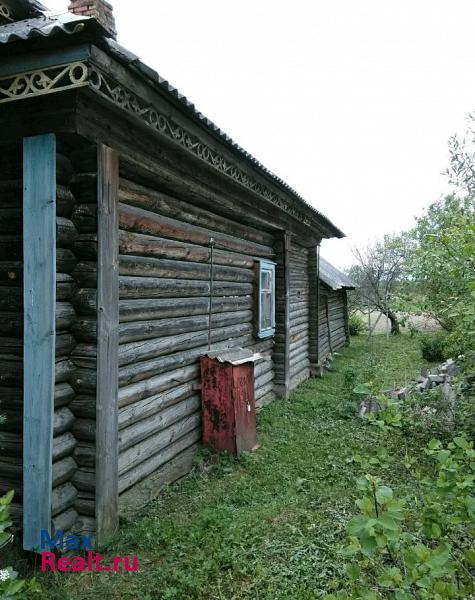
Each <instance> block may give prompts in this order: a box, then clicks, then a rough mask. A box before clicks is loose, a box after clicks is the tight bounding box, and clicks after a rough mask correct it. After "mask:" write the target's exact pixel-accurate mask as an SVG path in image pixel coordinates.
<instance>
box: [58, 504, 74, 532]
mask: <svg viewBox="0 0 475 600" xmlns="http://www.w3.org/2000/svg"><path fill="white" fill-rule="evenodd" d="M78 516H79V515H78V513H77V512H76V511H75V510H74V509H73V508H69V509H68V510H65V511H64V512H62V513H60V514H58V515H56V517H54V518H53V520H52V526H53V527H52V528H53V533H54V532H56V531H69V530H70V529H71V527H73V525H74V523H75V522H76V519H77V518H78Z"/></svg>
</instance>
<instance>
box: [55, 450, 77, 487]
mask: <svg viewBox="0 0 475 600" xmlns="http://www.w3.org/2000/svg"><path fill="white" fill-rule="evenodd" d="M77 468H78V466H77V464H76V461H75V460H74V459H73V458H72V457H71V456H68V457H67V458H63V459H62V460H59V461H57V462H55V463H54V464H53V487H57V486H58V485H61V484H62V483H66V481H69V480H70V479H71V477H72V476H73V475H74V472H75V471H76V469H77Z"/></svg>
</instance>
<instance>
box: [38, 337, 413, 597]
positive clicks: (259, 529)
mask: <svg viewBox="0 0 475 600" xmlns="http://www.w3.org/2000/svg"><path fill="white" fill-rule="evenodd" d="M369 350H370V349H369V347H368V342H367V341H366V339H365V338H355V339H354V340H353V341H352V345H351V346H350V347H348V348H346V349H344V350H343V351H342V353H341V356H339V357H338V358H337V360H336V361H335V362H334V371H332V372H329V373H326V374H325V377H324V378H323V379H316V380H311V381H308V382H306V383H305V384H303V385H302V386H300V387H299V388H298V390H296V391H295V392H294V393H293V394H292V396H291V398H290V400H288V401H277V402H275V403H274V404H272V405H271V406H269V407H267V408H265V409H264V410H263V411H262V412H261V413H260V415H259V419H258V429H259V441H260V444H261V448H260V450H259V451H258V452H256V453H254V454H252V455H249V454H246V455H244V456H242V457H240V458H239V459H231V458H230V457H216V456H209V455H208V456H206V453H203V455H202V456H201V457H200V459H199V460H198V461H197V465H196V467H195V469H194V471H193V472H192V473H191V474H190V475H189V476H187V477H185V478H184V479H182V480H181V481H180V482H178V483H176V484H175V485H173V486H170V487H169V488H168V489H167V490H166V491H165V492H164V493H162V494H161V496H160V497H159V499H158V500H156V501H154V502H153V503H151V504H150V505H149V506H148V507H147V509H146V511H144V512H143V515H142V516H141V517H140V518H138V519H136V520H135V521H134V522H132V523H129V524H128V525H125V526H124V527H123V528H122V530H121V532H120V534H119V535H118V536H117V538H116V539H115V540H114V542H113V544H112V545H111V546H110V548H108V551H107V553H103V554H106V556H113V555H120V556H123V555H138V557H139V573H127V574H116V575H108V574H99V575H94V576H92V575H77V574H74V575H71V576H67V575H64V574H61V575H59V576H58V577H53V576H51V575H49V576H48V578H43V579H42V584H43V585H44V587H45V591H46V594H47V597H48V598H50V599H52V600H55V599H64V598H71V599H75V600H79V599H86V598H87V599H90V598H104V599H106V598H107V599H114V598H124V599H128V598H134V599H138V600H149V599H150V600H151V599H153V600H155V599H158V600H165V599H166V600H191V599H197V600H205V599H206V600H245V599H246V600H251V599H252V600H284V599H289V600H290V599H292V600H307V599H308V600H310V599H315V598H321V597H324V596H325V593H326V592H330V591H332V590H333V589H335V588H337V587H338V580H339V578H340V577H341V575H342V559H341V557H340V556H339V554H338V548H339V546H340V545H341V543H342V541H343V540H344V537H345V534H344V528H345V524H346V522H347V521H348V519H349V518H350V516H351V515H352V513H353V506H354V499H355V496H356V491H355V489H354V484H353V481H354V477H355V475H356V474H357V473H358V471H357V466H356V465H355V464H354V463H352V462H351V457H352V456H354V455H356V454H365V453H367V452H368V450H369V449H370V448H375V447H377V446H379V445H380V444H382V443H384V444H385V445H386V447H389V446H390V445H391V444H393V448H392V450H393V451H394V452H395V453H397V452H401V449H402V446H403V445H404V443H408V444H410V442H411V440H402V442H404V443H403V444H401V439H400V438H398V439H394V440H393V441H391V439H388V436H387V434H384V433H383V432H381V431H380V430H379V429H377V428H375V427H374V426H370V425H368V424H367V423H365V422H364V421H362V420H360V419H357V418H356V417H355V416H354V414H355V407H354V405H352V404H351V403H350V402H349V400H348V392H347V388H345V372H347V373H348V372H349V371H351V370H352V371H354V372H360V371H361V370H364V369H365V368H366V367H367V358H368V353H369ZM372 350H373V354H374V355H375V356H377V357H379V359H381V360H382V366H381V367H380V369H381V373H382V376H383V379H384V383H385V384H389V385H393V384H394V383H397V384H401V385H402V384H404V383H405V382H406V380H409V379H411V378H412V377H414V376H415V375H417V374H418V372H419V370H420V367H421V366H422V364H423V361H422V359H421V357H420V351H419V345H418V340H417V338H414V339H413V338H410V337H408V336H406V335H403V336H400V337H398V338H391V339H389V340H387V339H386V337H385V336H376V337H375V339H374V342H373V348H372ZM383 438H384V439H383ZM388 444H389V446H388ZM390 477H391V485H393V486H394V487H395V488H396V489H397V488H398V487H400V488H404V486H405V485H406V482H405V480H404V476H403V472H402V470H401V471H400V472H398V470H397V469H394V470H391V475H390ZM45 597H46V596H45Z"/></svg>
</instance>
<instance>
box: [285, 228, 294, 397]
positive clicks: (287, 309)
mask: <svg viewBox="0 0 475 600" xmlns="http://www.w3.org/2000/svg"><path fill="white" fill-rule="evenodd" d="M291 246H292V237H291V235H290V233H287V232H286V233H285V234H284V268H285V362H284V365H285V384H284V385H285V398H288V397H289V394H290V248H291Z"/></svg>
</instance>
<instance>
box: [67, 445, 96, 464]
mask: <svg viewBox="0 0 475 600" xmlns="http://www.w3.org/2000/svg"><path fill="white" fill-rule="evenodd" d="M73 457H74V460H75V461H76V463H77V464H78V465H79V466H80V467H89V468H93V467H95V465H96V446H95V444H91V443H90V442H78V444H77V445H76V447H75V448H74V453H73Z"/></svg>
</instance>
